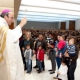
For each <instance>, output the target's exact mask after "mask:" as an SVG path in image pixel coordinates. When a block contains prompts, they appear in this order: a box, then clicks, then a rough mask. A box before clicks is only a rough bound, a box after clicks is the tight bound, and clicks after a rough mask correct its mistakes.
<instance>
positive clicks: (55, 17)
mask: <svg viewBox="0 0 80 80" xmlns="http://www.w3.org/2000/svg"><path fill="white" fill-rule="evenodd" d="M23 17H27V19H28V21H40V22H59V21H66V20H76V19H80V0H22V1H21V5H20V8H19V12H18V16H17V19H18V20H21V19H22V18H23Z"/></svg>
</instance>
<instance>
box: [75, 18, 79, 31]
mask: <svg viewBox="0 0 80 80" xmlns="http://www.w3.org/2000/svg"><path fill="white" fill-rule="evenodd" d="M75 30H80V19H77V20H76V21H75Z"/></svg>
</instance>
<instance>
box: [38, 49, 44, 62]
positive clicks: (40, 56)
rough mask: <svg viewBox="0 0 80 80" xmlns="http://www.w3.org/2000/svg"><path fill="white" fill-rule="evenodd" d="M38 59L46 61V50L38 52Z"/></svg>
mask: <svg viewBox="0 0 80 80" xmlns="http://www.w3.org/2000/svg"><path fill="white" fill-rule="evenodd" d="M37 59H38V60H40V61H42V60H44V50H43V49H42V50H37Z"/></svg>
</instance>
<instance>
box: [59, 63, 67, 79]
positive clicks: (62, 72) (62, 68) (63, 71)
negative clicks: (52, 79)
mask: <svg viewBox="0 0 80 80" xmlns="http://www.w3.org/2000/svg"><path fill="white" fill-rule="evenodd" d="M58 71H59V73H60V75H59V76H58V78H60V79H62V80H68V79H67V71H68V68H67V65H62V64H61V66H60V68H59V70H58Z"/></svg>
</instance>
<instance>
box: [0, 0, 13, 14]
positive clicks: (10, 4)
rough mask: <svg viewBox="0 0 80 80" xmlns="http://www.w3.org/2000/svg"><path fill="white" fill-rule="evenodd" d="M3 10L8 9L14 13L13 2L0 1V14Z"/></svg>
mask: <svg viewBox="0 0 80 80" xmlns="http://www.w3.org/2000/svg"><path fill="white" fill-rule="evenodd" d="M4 9H10V10H11V11H12V12H14V0H0V13H1V12H2V10H4Z"/></svg>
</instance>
